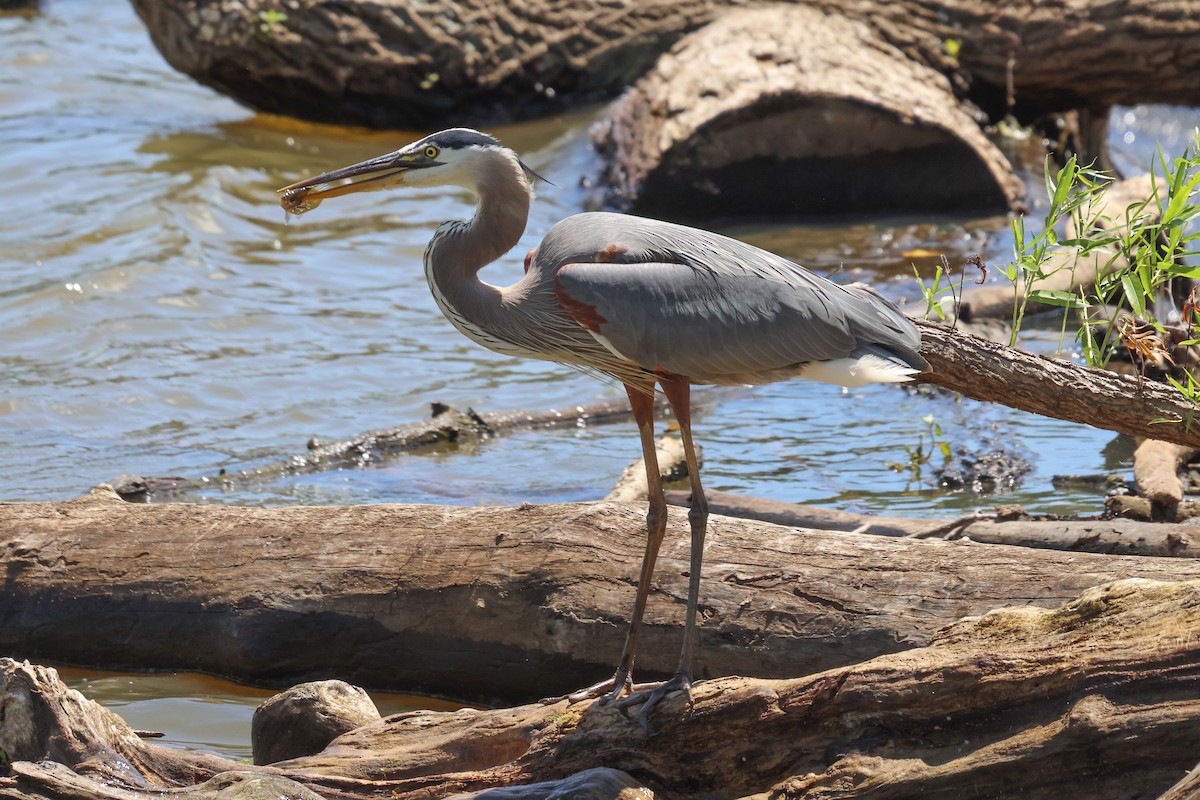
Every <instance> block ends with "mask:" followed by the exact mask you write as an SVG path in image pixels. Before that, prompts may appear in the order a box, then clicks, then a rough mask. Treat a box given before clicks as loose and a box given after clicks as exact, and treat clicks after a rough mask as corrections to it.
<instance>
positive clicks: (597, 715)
mask: <svg viewBox="0 0 1200 800" xmlns="http://www.w3.org/2000/svg"><path fill="white" fill-rule="evenodd" d="M1198 634H1200V582H1196V581H1190V582H1155V581H1141V580H1129V581H1120V582H1117V583H1114V584H1108V585H1105V586H1101V587H1097V588H1094V589H1091V590H1088V591H1086V592H1084V593H1083V594H1082V595H1081V596H1080V597H1078V598H1077V599H1075V600H1073V601H1071V602H1069V603H1067V604H1065V605H1062V606H1061V607H1056V608H1052V609H1043V608H1031V607H1025V608H1011V609H1000V610H995V611H992V612H990V613H987V614H983V615H980V616H975V617H970V618H966V619H963V620H961V621H959V622H956V623H954V624H951V625H949V626H947V627H946V628H944V629H942V630H941V631H939V632H938V633H937V634H936V636H935V637H933V639H932V640H931V641H930V643H929V644H928V646H926V647H923V648H918V649H913V650H908V651H906V652H903V653H893V654H889V655H885V656H881V657H879V658H876V659H872V660H869V661H865V662H862V663H857V664H853V665H848V666H845V667H841V668H837V669H831V670H828V671H823V672H820V673H817V674H810V675H801V676H799V677H792V678H788V679H783V680H761V679H753V678H743V677H726V678H720V679H716V680H710V681H704V682H701V683H699V684H697V685H696V686H695V688H694V691H693V698H692V703H691V704H690V705H689V704H688V703H687V702H685V698H683V697H682V696H681V695H675V696H673V697H670V698H668V699H667V700H666V701H665V702H664V703H663V704H662V705H661V706H659V708H658V709H656V710H655V712H654V714H653V715H652V722H653V725H654V728H655V730H654V733H653V735H651V736H646V735H645V734H643V733H642V732H641V730H640V728H639V727H638V725H637V723H636V722H635V721H633V720H631V719H628V718H627V717H624V716H622V715H621V714H620V713H619V712H618V711H617V710H615V709H613V708H612V707H611V706H601V705H599V704H597V703H595V702H593V701H584V702H580V703H575V704H571V703H570V702H569V701H567V700H565V699H564V700H559V701H557V702H553V703H546V704H541V703H538V704H532V705H526V706H518V707H515V708H505V709H496V710H469V709H464V710H461V711H457V712H410V713H405V714H398V715H395V716H392V717H388V718H386V719H383V720H381V721H379V722H375V723H371V724H368V725H366V726H364V727H362V728H359V729H357V730H354V731H351V732H349V733H346V734H344V735H342V736H340V737H338V738H337V739H335V740H334V741H333V742H332V743H331V744H330V745H329V746H328V747H327V748H326V749H325V750H323V751H322V752H320V753H318V754H316V755H313V756H308V757H302V758H296V759H292V760H290V761H284V762H279V763H277V764H274V765H271V766H267V767H257V768H255V767H246V766H245V765H242V764H238V763H236V762H230V761H226V760H223V759H218V758H215V757H213V756H206V755H204V754H199V753H195V752H189V751H184V750H175V749H171V748H166V747H162V746H159V745H154V744H147V743H143V742H141V741H139V740H138V739H137V737H136V736H135V735H133V732H132V731H130V730H129V729H128V726H124V725H123V723H121V721H120V720H119V719H118V718H116V717H115V715H111V714H110V713H108V712H105V711H104V710H103V709H100V708H99V707H98V706H95V704H91V703H89V702H88V701H85V700H83V699H82V698H81V697H79V696H78V693H75V692H72V691H69V690H67V689H66V688H65V687H63V686H62V684H61V683H60V682H59V681H58V680H57V677H56V675H55V674H54V672H53V671H52V670H48V669H44V668H40V667H34V666H31V665H28V664H20V663H17V662H14V661H11V660H7V659H0V708H3V709H4V710H5V712H6V725H5V726H4V728H3V729H2V730H0V746H3V747H5V748H6V751H7V752H8V753H9V755H10V757H11V758H12V759H13V762H14V763H13V764H12V766H11V774H10V776H9V777H7V778H0V798H4V799H5V800H152V799H153V798H162V797H163V796H164V794H165V795H166V796H168V797H170V796H173V795H175V794H180V795H186V796H187V797H191V798H194V800H218V799H220V800H232V799H233V798H237V800H257V798H261V797H264V796H270V793H271V792H274V793H275V796H284V797H299V798H309V799H311V798H314V797H324V798H342V799H344V800H351V799H352V798H355V799H362V798H389V799H390V800H410V799H411V800H416V799H417V798H422V799H423V800H428V799H429V798H443V797H451V796H452V797H454V798H457V800H467V798H471V799H472V800H474V798H478V800H484V798H487V799H488V800H495V798H527V799H528V798H547V799H548V798H551V797H573V798H597V799H598V798H612V799H613V800H616V798H625V799H626V800H628V799H629V798H633V797H638V798H652V797H662V798H696V799H697V800H700V799H701V798H705V799H708V798H750V797H756V798H758V797H768V796H769V797H772V798H781V799H786V798H795V800H800V799H801V798H804V800H833V798H838V799H839V800H849V799H851V798H873V799H874V800H887V799H890V798H895V799H897V800H899V799H900V798H912V797H923V798H939V797H945V798H968V797H988V798H1022V800H1076V799H1077V798H1078V799H1079V800H1083V799H1084V798H1087V800H1092V798H1097V797H1104V798H1119V797H1131V798H1132V797H1144V798H1150V797H1156V796H1158V795H1160V794H1161V793H1163V792H1167V791H1176V794H1175V795H1173V796H1174V797H1182V796H1187V795H1184V794H1181V792H1182V791H1186V790H1185V789H1183V790H1172V789H1171V787H1172V786H1173V785H1175V784H1177V783H1179V782H1180V779H1181V778H1183V776H1184V775H1185V773H1186V772H1187V770H1189V769H1190V768H1191V767H1192V766H1194V765H1195V761H1196V758H1197V755H1196V754H1197V752H1200V700H1197V698H1198V697H1200V635H1198ZM797 674H799V673H797ZM61 742H71V743H73V745H74V746H73V747H72V748H63V747H62V746H61V745H60V744H59V743H61ZM46 758H50V759H53V760H54V761H57V762H59V763H58V764H53V763H47V762H44V761H41V760H42V759H46ZM35 762H40V763H35ZM175 787H184V788H175ZM164 789H165V792H164Z"/></svg>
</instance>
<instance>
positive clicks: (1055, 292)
mask: <svg viewBox="0 0 1200 800" xmlns="http://www.w3.org/2000/svg"><path fill="white" fill-rule="evenodd" d="M1151 177H1152V178H1153V179H1154V181H1153V183H1154V186H1155V190H1154V194H1153V195H1152V196H1151V197H1149V198H1147V199H1146V200H1144V201H1142V202H1139V203H1135V204H1133V205H1131V206H1129V207H1128V208H1124V209H1111V210H1110V209H1107V208H1106V203H1105V201H1106V192H1107V190H1108V186H1109V180H1110V179H1109V177H1108V176H1107V175H1105V174H1104V173H1103V172H1101V171H1099V170H1097V169H1095V168H1094V167H1092V166H1080V164H1079V162H1078V160H1077V159H1076V158H1074V157H1072V158H1070V159H1068V160H1067V162H1066V163H1065V164H1064V165H1063V166H1062V167H1061V168H1059V169H1057V170H1054V169H1053V168H1052V166H1051V162H1050V160H1049V159H1047V162H1046V167H1045V170H1044V180H1045V186H1046V195H1047V198H1048V200H1049V203H1048V207H1047V210H1046V213H1045V216H1044V219H1043V220H1042V226H1041V228H1040V229H1036V227H1035V226H1029V225H1027V223H1026V219H1025V217H1024V216H1020V215H1018V216H1016V217H1014V218H1013V220H1012V239H1013V259H1012V261H1011V262H1009V263H1008V264H1007V265H1005V266H1002V267H1000V268H999V271H1000V272H1001V273H1002V274H1003V275H1004V277H1005V278H1007V279H1008V280H1009V281H1010V282H1011V283H1012V287H1013V309H1012V329H1011V334H1010V338H1009V344H1010V345H1013V346H1015V345H1016V342H1017V337H1018V336H1019V334H1020V331H1021V327H1022V323H1023V322H1024V319H1025V315H1026V313H1027V312H1028V310H1029V308H1030V305H1029V304H1030V303H1035V304H1038V305H1050V306H1058V307H1061V308H1063V310H1064V315H1063V334H1064V337H1065V335H1066V334H1067V332H1068V325H1069V320H1070V316H1069V315H1070V314H1071V313H1073V312H1074V313H1077V314H1078V316H1079V325H1078V333H1077V334H1076V339H1077V340H1078V342H1079V345H1080V348H1081V352H1082V355H1083V358H1084V360H1085V361H1086V363H1087V364H1089V365H1091V366H1106V365H1107V363H1108V362H1109V360H1110V359H1111V358H1112V357H1113V355H1114V354H1115V353H1116V352H1118V349H1119V348H1125V349H1126V350H1128V351H1129V352H1130V354H1131V356H1132V357H1133V358H1134V360H1135V362H1137V361H1138V359H1139V357H1141V358H1143V359H1144V358H1146V357H1153V358H1154V359H1155V360H1157V361H1158V362H1159V363H1166V362H1170V366H1171V369H1170V370H1169V372H1170V373H1173V374H1169V375H1168V376H1167V378H1168V381H1169V382H1170V383H1171V385H1172V386H1174V387H1175V388H1176V389H1177V390H1178V391H1179V392H1180V393H1181V394H1182V395H1183V396H1184V397H1185V398H1187V399H1188V400H1190V401H1191V402H1192V403H1193V404H1194V405H1196V406H1197V407H1200V385H1198V382H1197V380H1196V378H1195V377H1193V376H1192V375H1191V373H1190V372H1187V371H1186V369H1185V368H1184V367H1183V366H1179V365H1177V364H1175V362H1174V361H1173V360H1172V359H1171V357H1170V353H1169V352H1167V351H1166V350H1159V351H1155V350H1154V349H1153V348H1154V347H1160V348H1161V347H1162V345H1161V344H1155V343H1157V342H1161V341H1162V340H1165V339H1167V338H1168V337H1167V336H1166V328H1165V326H1166V325H1168V324H1173V325H1175V326H1176V329H1178V328H1179V327H1180V326H1183V327H1184V328H1185V329H1186V330H1187V331H1188V332H1189V335H1186V336H1184V337H1182V338H1183V341H1178V340H1179V338H1180V337H1179V336H1176V337H1175V340H1173V341H1174V346H1175V347H1188V346H1194V345H1197V344H1200V337H1197V336H1196V335H1195V331H1196V330H1197V327H1198V326H1200V312H1198V311H1197V308H1198V307H1200V303H1198V302H1197V301H1194V300H1193V301H1191V302H1189V303H1188V304H1187V305H1186V306H1185V308H1184V310H1183V315H1182V316H1183V318H1182V319H1176V318H1175V317H1174V316H1173V314H1174V313H1175V312H1176V309H1175V307H1174V305H1173V304H1165V303H1162V302H1161V300H1162V298H1163V297H1164V296H1165V295H1166V294H1167V292H1168V289H1169V285H1170V283H1171V282H1172V281H1174V280H1176V279H1179V278H1189V279H1200V266H1193V265H1190V264H1188V263H1187V261H1186V259H1188V258H1190V257H1194V256H1197V255H1200V230H1197V226H1198V224H1200V135H1198V136H1197V140H1196V141H1195V142H1194V143H1193V145H1192V146H1191V147H1190V148H1188V149H1187V150H1186V151H1185V152H1184V153H1183V154H1182V155H1180V156H1179V157H1177V158H1175V159H1167V158H1166V157H1165V156H1163V155H1162V154H1161V153H1160V154H1159V156H1158V158H1157V160H1156V163H1155V165H1154V166H1153V168H1152V169H1151ZM1109 213H1113V214H1116V215H1119V216H1117V217H1116V218H1115V219H1112V218H1109V217H1108V216H1107V214H1109ZM1114 222H1115V223H1119V224H1113V223H1114ZM1068 230H1069V231H1070V233H1069V234H1068V233H1066V231H1068ZM1035 231H1036V232H1035ZM1084 257H1095V258H1097V259H1099V260H1100V268H1099V270H1098V272H1097V279H1096V281H1095V283H1094V285H1091V286H1088V287H1086V288H1081V289H1079V290H1077V291H1064V290H1061V289H1049V288H1044V287H1039V282H1040V281H1043V280H1044V279H1046V278H1048V277H1050V276H1052V275H1054V274H1056V273H1058V272H1060V271H1063V270H1068V271H1071V272H1074V270H1075V268H1076V265H1077V264H1078V263H1079V260H1080V259H1081V258H1084ZM948 286H950V279H949V278H948V277H947V276H946V275H945V270H944V269H942V268H939V269H938V270H937V272H936V274H935V275H934V277H933V281H932V283H931V284H930V285H928V286H926V287H924V288H923V291H924V293H925V298H926V303H927V305H928V309H927V311H928V312H929V313H937V314H938V315H939V316H940V317H942V318H943V319H944V316H945V315H944V313H943V311H942V308H941V305H942V304H941V300H942V297H941V295H942V294H944V293H945V292H946V291H948V289H947V287H948ZM1168 306H1169V307H1168ZM1122 312H1125V313H1127V314H1128V315H1132V321H1130V320H1129V319H1127V318H1125V317H1123V316H1122ZM1160 317H1162V318H1160ZM1164 421H1169V420H1164ZM1178 421H1179V422H1182V421H1183V420H1178Z"/></svg>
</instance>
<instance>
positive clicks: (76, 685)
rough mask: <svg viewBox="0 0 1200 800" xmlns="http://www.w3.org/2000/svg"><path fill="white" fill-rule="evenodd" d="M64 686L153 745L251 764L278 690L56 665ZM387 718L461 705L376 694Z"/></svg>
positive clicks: (205, 678)
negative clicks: (263, 711) (265, 710)
mask: <svg viewBox="0 0 1200 800" xmlns="http://www.w3.org/2000/svg"><path fill="white" fill-rule="evenodd" d="M57 669H58V674H59V676H60V677H61V678H62V679H63V682H64V683H66V684H67V685H68V686H70V687H71V688H72V689H78V690H79V691H80V693H82V694H83V696H84V697H86V698H88V699H89V700H94V701H95V702H97V703H99V704H100V705H102V706H104V707H105V708H107V709H109V710H110V711H113V712H115V713H116V714H118V715H119V716H120V717H121V718H122V719H124V720H125V721H126V722H127V723H129V725H130V727H132V728H133V729H134V730H138V731H149V732H154V733H161V734H162V737H161V738H157V737H156V738H152V739H150V740H149V741H152V742H156V743H158V744H165V745H168V746H170V747H179V748H184V749H188V750H198V751H201V752H205V753H214V754H216V755H220V756H225V757H226V758H233V759H239V760H244V761H246V762H247V763H249V762H250V760H251V755H252V753H251V749H250V720H251V718H252V717H253V716H254V709H256V708H257V707H258V706H259V705H261V704H262V703H263V702H264V701H265V700H266V699H267V698H268V697H271V696H272V695H274V694H275V693H276V691H277V690H273V689H255V688H252V687H249V686H242V685H240V684H236V683H230V682H229V681H225V680H221V679H220V678H214V677H211V676H209V675H199V674H196V673H187V672H147V673H121V672H102V671H98V670H83V669H76V668H71V667H58V668H57ZM371 699H372V700H373V701H374V702H375V707H376V708H378V709H379V713H380V714H381V715H383V716H385V717H386V716H389V715H391V714H398V713H400V712H402V711H419V710H436V711H454V710H457V709H459V708H462V707H463V706H462V704H460V703H452V702H449V701H446V700H437V699H435V698H431V697H416V696H412V695H398V694H385V693H379V692H372V693H371Z"/></svg>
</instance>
